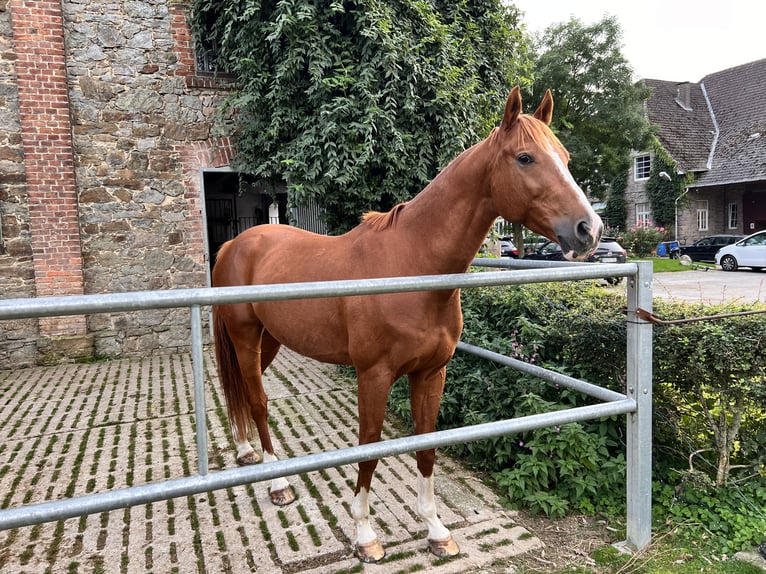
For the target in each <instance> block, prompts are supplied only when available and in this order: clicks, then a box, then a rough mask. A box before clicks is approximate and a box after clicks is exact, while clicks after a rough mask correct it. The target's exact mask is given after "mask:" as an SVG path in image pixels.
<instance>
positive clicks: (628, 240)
mask: <svg viewBox="0 0 766 574" xmlns="http://www.w3.org/2000/svg"><path fill="white" fill-rule="evenodd" d="M664 238H665V228H664V227H654V226H653V225H652V224H651V223H649V224H647V225H641V226H638V227H631V228H630V229H629V230H627V231H623V232H622V233H619V234H618V235H617V241H618V243H619V244H620V245H622V246H623V247H624V248H625V249H627V250H628V251H630V252H631V253H632V254H633V255H635V256H636V257H647V256H649V255H651V254H652V251H654V250H655V249H656V248H657V245H658V244H659V243H660V242H661V241H662V240H663V239H664Z"/></svg>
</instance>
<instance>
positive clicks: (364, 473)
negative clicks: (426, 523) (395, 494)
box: [351, 371, 393, 563]
mask: <svg viewBox="0 0 766 574" xmlns="http://www.w3.org/2000/svg"><path fill="white" fill-rule="evenodd" d="M357 379H358V386H359V391H358V402H359V444H360V445H361V444H369V443H372V442H377V441H379V440H380V434H381V431H382V429H383V418H384V417H385V413H386V402H387V401H388V392H389V390H390V388H391V385H392V384H393V375H390V374H389V373H378V374H376V373H374V372H372V371H368V372H365V373H357ZM377 465H378V461H377V460H368V461H364V462H360V463H359V475H358V477H357V480H356V489H355V491H354V500H353V501H352V502H351V517H352V518H353V519H354V524H355V526H356V540H355V541H354V554H355V555H356V557H357V558H359V560H361V561H362V562H367V563H371V562H378V561H379V560H381V559H383V557H384V556H385V555H386V551H385V550H384V549H383V545H382V544H381V543H380V540H378V537H377V535H376V534H375V531H374V530H373V529H372V525H371V524H370V502H369V496H370V484H371V483H372V475H373V473H374V472H375V467H376V466H377Z"/></svg>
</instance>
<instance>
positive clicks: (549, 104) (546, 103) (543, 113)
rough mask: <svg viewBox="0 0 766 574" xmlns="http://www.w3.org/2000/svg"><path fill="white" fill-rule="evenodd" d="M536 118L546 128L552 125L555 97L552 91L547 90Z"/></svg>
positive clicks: (536, 112)
mask: <svg viewBox="0 0 766 574" xmlns="http://www.w3.org/2000/svg"><path fill="white" fill-rule="evenodd" d="M535 117H536V118H537V119H538V120H540V121H541V122H543V123H544V124H545V125H546V126H549V125H551V120H552V119H553V96H552V95H551V91H550V90H545V95H544V96H543V101H542V102H540V106H539V107H538V108H537V110H536V111H535Z"/></svg>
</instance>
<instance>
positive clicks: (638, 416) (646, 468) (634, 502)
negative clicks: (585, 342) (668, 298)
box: [626, 261, 652, 550]
mask: <svg viewBox="0 0 766 574" xmlns="http://www.w3.org/2000/svg"><path fill="white" fill-rule="evenodd" d="M627 295H628V318H627V320H628V325H627V351H628V362H627V377H628V380H627V387H628V388H627V393H626V394H627V396H628V398H631V399H633V400H634V401H636V410H635V412H633V413H630V414H628V417H627V443H628V444H627V465H628V469H627V491H628V492H627V495H628V505H627V522H628V524H627V540H626V544H627V545H628V546H629V547H630V548H631V549H633V550H639V549H641V548H643V547H644V546H646V545H647V544H649V542H650V541H651V538H652V324H651V323H649V322H648V321H644V320H642V319H639V318H638V316H637V315H636V309H638V308H641V309H644V310H645V311H649V312H651V311H652V262H651V261H639V262H638V273H637V274H636V276H635V277H628V291H627Z"/></svg>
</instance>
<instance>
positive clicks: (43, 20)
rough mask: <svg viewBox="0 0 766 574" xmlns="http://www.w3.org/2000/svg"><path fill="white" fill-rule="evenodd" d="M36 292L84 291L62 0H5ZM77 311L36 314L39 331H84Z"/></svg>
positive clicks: (66, 334) (48, 334) (58, 333)
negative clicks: (13, 56) (13, 52)
mask: <svg viewBox="0 0 766 574" xmlns="http://www.w3.org/2000/svg"><path fill="white" fill-rule="evenodd" d="M10 6H11V19H12V20H11V21H12V28H13V41H14V45H15V50H16V57H17V60H16V72H17V76H18V90H19V112H20V118H21V136H22V141H23V150H24V165H25V169H26V183H27V193H28V205H29V220H30V227H31V237H32V254H33V257H34V271H35V286H36V290H37V295H38V296H41V297H42V296H49V295H75V294H82V293H83V272H82V249H81V245H80V226H79V217H78V211H77V185H76V179H75V171H74V155H73V149H72V125H71V120H70V116H69V95H68V88H67V70H66V56H65V51H64V27H63V16H62V9H61V0H11V2H10ZM86 330H87V327H86V322H85V317H84V316H70V317H51V318H43V319H41V320H40V335H41V336H42V337H43V338H45V337H48V338H54V339H56V338H61V337H63V338H72V337H74V338H84V337H85V335H86Z"/></svg>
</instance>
